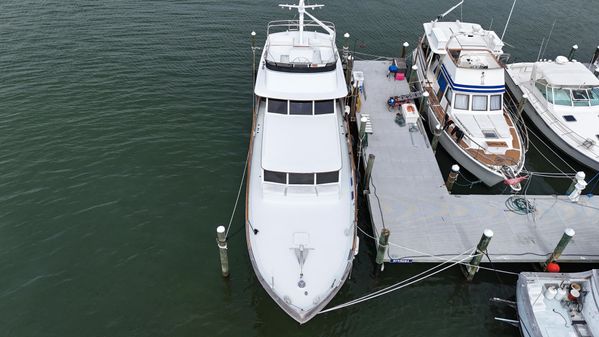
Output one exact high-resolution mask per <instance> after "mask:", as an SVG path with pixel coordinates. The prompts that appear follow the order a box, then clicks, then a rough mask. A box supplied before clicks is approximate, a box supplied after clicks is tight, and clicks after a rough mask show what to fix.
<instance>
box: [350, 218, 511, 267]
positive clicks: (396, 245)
mask: <svg viewBox="0 0 599 337" xmlns="http://www.w3.org/2000/svg"><path fill="white" fill-rule="evenodd" d="M358 229H359V230H360V232H362V234H364V235H366V236H367V237H369V238H371V239H373V240H375V242H376V238H375V237H374V236H372V235H370V234H368V233H366V232H365V231H364V230H363V229H362V228H360V226H358ZM387 245H390V246H394V247H398V248H401V249H405V250H408V251H411V252H414V253H418V254H420V255H425V256H428V257H432V258H434V259H437V260H439V261H441V262H444V263H445V262H449V261H453V258H455V257H459V256H461V255H463V253H462V254H460V255H456V256H454V257H453V258H452V259H449V260H448V259H445V258H442V257H440V256H437V255H432V254H428V253H424V252H421V251H419V250H416V249H412V248H408V247H404V246H401V245H398V244H396V243H393V242H387ZM474 249H476V248H474ZM474 249H473V250H474ZM460 264H461V265H464V266H468V267H478V268H480V269H485V270H491V271H496V272H499V273H504V274H509V275H519V274H518V273H514V272H511V271H507V270H501V269H494V268H486V267H481V266H474V265H472V264H470V263H460Z"/></svg>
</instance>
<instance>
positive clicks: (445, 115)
mask: <svg viewBox="0 0 599 337" xmlns="http://www.w3.org/2000/svg"><path fill="white" fill-rule="evenodd" d="M424 32H425V34H424V36H423V37H422V39H421V40H420V43H419V45H418V47H417V48H416V50H415V51H414V54H413V61H414V62H413V64H414V65H416V66H417V67H418V71H417V73H418V79H419V81H418V85H419V86H420V89H421V90H422V91H424V92H425V93H428V95H429V96H428V108H427V119H428V123H429V126H430V128H431V130H434V129H435V127H436V126H437V125H439V126H440V127H441V128H442V131H441V135H440V137H439V141H440V143H441V145H443V147H444V148H445V150H446V151H447V152H448V153H449V154H450V155H451V156H452V157H453V158H454V159H455V160H456V161H457V162H458V163H460V165H462V166H463V167H464V168H466V169H467V170H468V171H470V172H471V173H472V174H474V175H475V176H477V177H478V178H479V179H480V180H481V181H482V182H484V183H485V184H486V185H488V186H493V185H495V184H497V183H499V182H501V181H505V182H506V183H508V184H509V185H510V187H512V189H514V190H519V189H520V184H519V179H518V178H517V176H518V175H519V174H520V172H521V170H522V168H523V165H524V155H525V150H524V146H523V144H522V138H521V136H520V133H519V131H518V128H517V125H516V124H515V123H514V120H513V119H512V117H511V116H510V114H509V113H508V112H507V110H506V108H505V107H504V104H503V94H504V91H505V84H504V70H503V66H502V63H501V61H500V58H501V56H502V54H503V51H502V47H503V42H502V41H501V39H500V38H499V37H498V36H497V35H496V34H495V33H494V32H493V31H486V30H483V29H482V28H481V26H480V25H478V24H472V23H464V22H459V21H457V22H437V21H433V22H429V23H425V24H424Z"/></svg>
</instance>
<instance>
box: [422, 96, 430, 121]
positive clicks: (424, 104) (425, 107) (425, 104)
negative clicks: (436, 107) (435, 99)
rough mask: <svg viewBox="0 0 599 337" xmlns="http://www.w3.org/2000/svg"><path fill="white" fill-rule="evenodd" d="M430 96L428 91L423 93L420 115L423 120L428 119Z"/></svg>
mask: <svg viewBox="0 0 599 337" xmlns="http://www.w3.org/2000/svg"><path fill="white" fill-rule="evenodd" d="M429 96H430V94H429V93H428V91H425V92H423V93H422V98H421V99H420V115H421V116H422V117H423V118H428V114H427V111H428V97H429Z"/></svg>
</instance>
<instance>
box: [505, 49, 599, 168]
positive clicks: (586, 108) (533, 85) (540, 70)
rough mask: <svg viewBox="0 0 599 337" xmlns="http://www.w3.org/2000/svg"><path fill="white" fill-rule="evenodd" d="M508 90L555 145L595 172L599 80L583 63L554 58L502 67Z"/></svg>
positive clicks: (598, 157)
mask: <svg viewBox="0 0 599 337" xmlns="http://www.w3.org/2000/svg"><path fill="white" fill-rule="evenodd" d="M506 73H507V75H508V76H507V81H506V83H507V86H508V90H510V92H511V93H512V94H513V95H514V97H515V98H516V99H517V100H518V101H520V100H521V99H522V96H523V95H526V97H527V103H526V104H525V105H524V112H525V113H526V115H527V116H528V117H529V118H530V120H531V121H532V123H533V124H534V125H535V126H536V127H537V128H538V129H539V130H540V131H541V132H542V133H543V134H544V135H545V137H547V138H548V139H549V140H550V141H551V142H552V143H553V144H554V145H555V146H557V147H558V148H560V149H561V150H562V151H564V152H565V153H567V154H568V155H569V156H571V157H572V158H574V159H576V160H577V161H579V162H580V163H582V164H584V165H586V166H588V167H590V168H592V169H594V170H599V145H598V143H599V79H597V77H595V75H594V74H593V72H592V71H591V70H589V69H588V68H587V67H586V66H585V65H584V64H582V63H580V62H576V61H570V60H568V58H566V57H565V56H558V57H557V58H556V59H555V61H539V62H527V63H514V64H510V65H508V66H507V67H506Z"/></svg>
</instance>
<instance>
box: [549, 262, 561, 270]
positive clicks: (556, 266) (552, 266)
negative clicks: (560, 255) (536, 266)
mask: <svg viewBox="0 0 599 337" xmlns="http://www.w3.org/2000/svg"><path fill="white" fill-rule="evenodd" d="M547 271H548V272H550V273H559V264H557V263H555V262H550V263H549V264H547Z"/></svg>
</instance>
